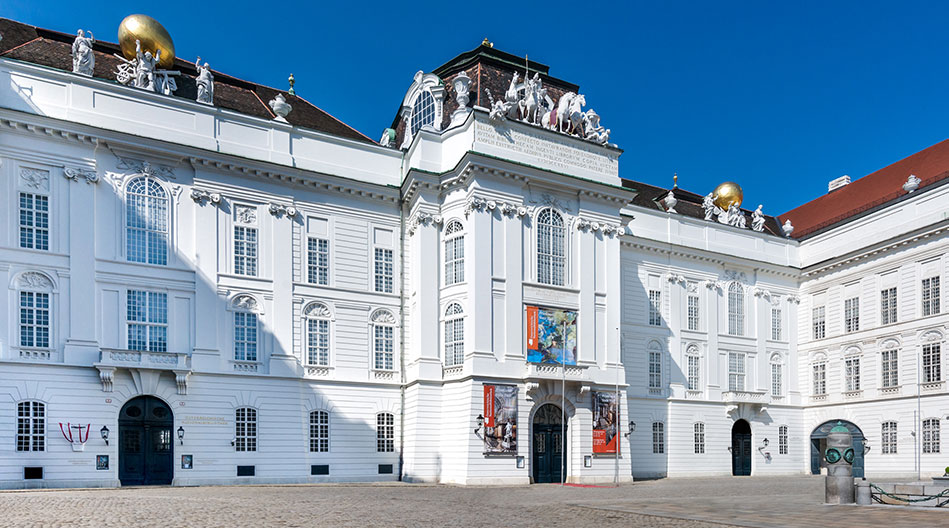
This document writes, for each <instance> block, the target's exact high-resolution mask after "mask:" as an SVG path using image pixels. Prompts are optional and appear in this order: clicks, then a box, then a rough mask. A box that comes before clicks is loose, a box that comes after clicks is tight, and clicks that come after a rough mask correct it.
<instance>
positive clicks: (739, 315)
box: [728, 282, 745, 336]
mask: <svg viewBox="0 0 949 528" xmlns="http://www.w3.org/2000/svg"><path fill="white" fill-rule="evenodd" d="M728 333H729V334H730V335H736V336H740V335H745V290H744V289H742V287H741V284H738V283H737V282H733V283H731V285H730V286H729V287H728Z"/></svg>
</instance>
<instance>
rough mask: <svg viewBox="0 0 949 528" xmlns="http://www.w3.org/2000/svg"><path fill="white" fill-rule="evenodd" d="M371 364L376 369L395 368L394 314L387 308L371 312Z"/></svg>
mask: <svg viewBox="0 0 949 528" xmlns="http://www.w3.org/2000/svg"><path fill="white" fill-rule="evenodd" d="M372 343H373V344H372V349H373V352H374V361H373V365H374V368H375V369H376V370H393V369H394V368H395V363H394V357H395V316H393V315H392V312H390V311H389V310H376V311H375V312H374V313H373V314H372Z"/></svg>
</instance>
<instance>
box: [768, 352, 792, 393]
mask: <svg viewBox="0 0 949 528" xmlns="http://www.w3.org/2000/svg"><path fill="white" fill-rule="evenodd" d="M768 365H769V366H770V371H769V372H768V374H769V378H768V379H769V381H770V383H769V384H768V394H770V395H771V397H772V398H782V397H784V395H785V394H786V393H787V376H786V375H785V371H786V370H787V362H786V361H785V360H784V354H782V353H781V352H772V353H771V355H770V356H769V357H768ZM775 367H777V371H778V375H779V379H778V385H779V386H778V392H777V394H775V391H774V388H775V382H774V381H775V380H774V373H775Z"/></svg>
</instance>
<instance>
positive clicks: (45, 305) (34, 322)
mask: <svg viewBox="0 0 949 528" xmlns="http://www.w3.org/2000/svg"><path fill="white" fill-rule="evenodd" d="M49 331H50V324H49V294H48V293H40V292H25V291H21V292H20V346H21V347H29V348H49Z"/></svg>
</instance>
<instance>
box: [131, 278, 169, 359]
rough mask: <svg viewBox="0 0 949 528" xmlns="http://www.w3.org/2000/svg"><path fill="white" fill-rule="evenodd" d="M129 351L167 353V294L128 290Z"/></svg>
mask: <svg viewBox="0 0 949 528" xmlns="http://www.w3.org/2000/svg"><path fill="white" fill-rule="evenodd" d="M126 323H127V328H128V348H129V350H143V351H144V350H147V351H149V352H167V351H168V294H167V293H160V292H152V291H139V290H128V294H127V311H126Z"/></svg>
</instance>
